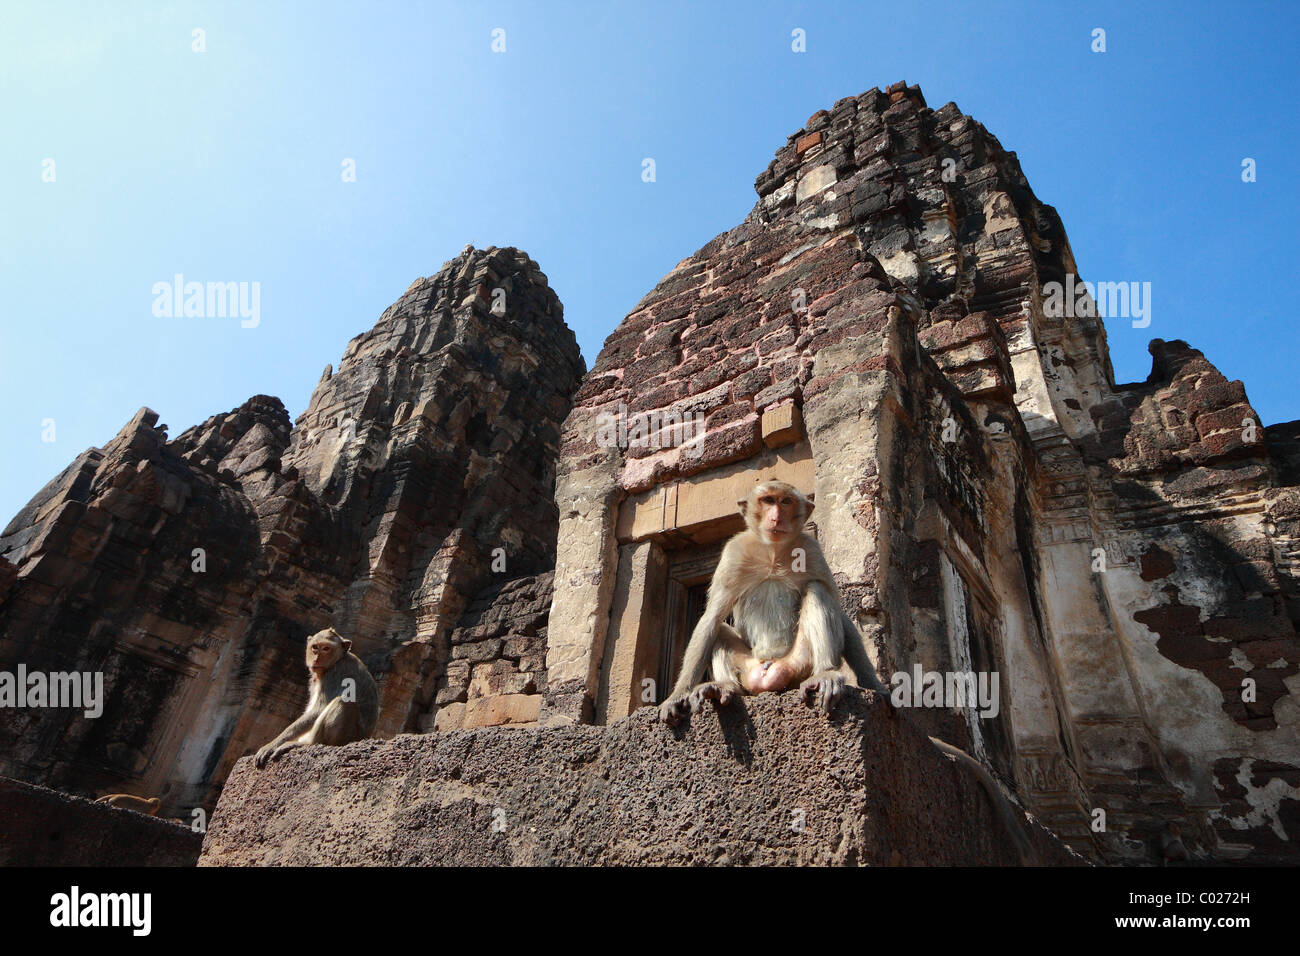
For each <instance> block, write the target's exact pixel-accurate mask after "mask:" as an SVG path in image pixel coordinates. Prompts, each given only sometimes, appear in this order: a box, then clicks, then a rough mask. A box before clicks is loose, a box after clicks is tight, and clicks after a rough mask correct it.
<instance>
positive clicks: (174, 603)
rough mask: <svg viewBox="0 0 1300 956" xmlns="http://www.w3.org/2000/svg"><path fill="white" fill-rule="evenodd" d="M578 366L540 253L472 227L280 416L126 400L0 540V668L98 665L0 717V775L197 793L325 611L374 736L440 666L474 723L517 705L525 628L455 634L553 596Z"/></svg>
mask: <svg viewBox="0 0 1300 956" xmlns="http://www.w3.org/2000/svg"><path fill="white" fill-rule="evenodd" d="M583 371H584V366H583V362H582V358H581V354H580V353H579V350H578V347H577V344H576V342H575V340H574V337H573V334H572V332H571V331H570V330H569V329H568V328H567V327H566V326H565V324H564V320H563V310H562V307H561V305H560V301H559V299H558V298H557V297H556V295H555V293H554V292H553V291H552V290H551V289H550V288H549V286H548V285H547V280H546V276H545V275H543V274H542V272H541V270H540V269H539V268H538V266H537V264H536V263H535V262H533V261H532V260H531V259H529V258H528V257H527V256H526V255H525V254H524V253H522V252H520V251H518V250H516V249H508V248H507V249H497V248H489V249H486V250H477V249H473V248H469V247H467V248H466V250H465V251H464V252H462V253H461V255H459V256H457V257H456V258H455V259H453V260H451V261H450V262H448V263H447V264H446V265H444V266H443V268H442V270H441V271H440V272H439V273H438V274H437V275H434V276H430V277H428V278H425V279H419V280H417V281H416V282H415V283H413V284H412V285H411V287H410V288H409V289H408V290H407V291H406V293H405V294H404V295H403V296H402V298H401V299H399V300H398V301H397V302H395V303H394V304H393V305H392V306H391V307H389V308H388V309H387V310H386V311H385V312H384V314H383V315H382V316H381V317H380V319H379V321H378V323H377V324H376V325H375V327H374V328H373V329H371V330H370V331H369V332H366V333H364V334H362V335H359V336H357V337H356V338H355V339H353V340H352V341H351V342H350V343H349V344H348V347H347V349H346V350H345V351H344V354H343V358H342V360H341V362H340V363H339V367H338V370H337V371H334V370H333V369H329V368H327V369H326V370H325V373H324V375H323V376H322V377H321V380H320V382H319V384H318V385H317V386H316V389H315V391H314V393H313V394H312V398H311V402H310V404H309V405H308V408H307V410H306V411H305V412H304V413H303V414H302V415H301V416H300V417H299V418H298V421H297V423H296V424H295V425H294V426H293V427H291V426H290V423H289V417H288V415H287V413H286V412H285V410H284V407H283V405H281V403H280V401H279V400H278V399H275V398H269V397H267V396H256V397H254V398H252V399H249V401H247V402H246V403H244V405H242V406H241V407H239V408H237V409H235V410H234V411H232V412H229V413H226V414H222V415H216V416H213V417H212V418H210V419H208V420H207V421H206V422H204V423H203V424H201V425H198V426H196V427H194V428H191V429H189V430H188V431H186V432H184V433H183V434H181V435H179V436H178V437H176V438H175V439H172V440H170V441H169V440H168V437H167V435H166V432H165V430H164V429H163V428H159V427H158V426H157V421H158V416H157V414H156V413H154V412H152V411H150V410H149V409H141V411H140V412H139V413H138V414H137V415H136V416H135V417H134V418H133V419H132V420H131V422H130V423H128V424H127V426H126V428H124V429H123V430H122V432H121V433H120V434H119V435H118V436H117V437H116V438H114V439H113V440H112V441H111V442H109V443H108V444H107V445H106V446H105V447H104V448H102V449H90V450H88V451H87V452H85V453H84V454H82V455H81V456H80V457H79V458H78V459H77V460H76V461H74V462H73V463H72V464H71V465H70V466H69V467H68V468H67V469H66V470H65V471H64V472H63V473H62V474H61V475H59V476H58V477H57V478H55V479H54V481H52V482H50V484H49V485H47V486H46V487H45V488H44V489H42V491H41V492H40V493H39V494H38V495H37V496H36V497H35V498H34V499H33V500H32V501H31V503H30V504H29V505H28V506H27V507H26V508H24V509H23V510H22V512H20V513H19V515H18V516H17V517H16V518H15V519H14V520H13V521H12V522H11V523H10V524H9V526H8V527H7V528H6V529H5V530H4V532H3V535H0V602H2V603H0V670H5V671H11V672H12V671H14V669H15V668H16V666H17V665H18V664H19V663H22V664H23V665H24V666H25V667H26V668H27V669H28V670H29V671H36V670H41V671H51V672H102V673H103V675H104V697H105V701H104V713H103V715H102V716H101V717H99V718H97V719H93V720H87V719H83V718H82V713H81V711H76V710H69V709H62V710H59V709H23V710H18V711H16V712H11V713H9V714H8V715H7V716H6V718H5V720H4V721H3V722H0V774H5V775H9V776H13V777H18V778H20V779H23V780H27V781H30V782H33V783H38V784H44V785H47V786H53V787H56V788H60V789H64V790H69V791H72V792H75V793H83V794H87V795H97V794H98V793H100V792H103V791H105V790H116V791H127V792H136V793H144V794H150V795H152V794H160V795H162V796H163V798H164V813H166V814H168V815H173V816H179V815H182V814H183V813H186V812H188V810H189V809H190V808H192V807H195V806H205V807H206V808H207V809H208V810H209V811H210V810H211V809H212V807H213V806H214V804H215V797H216V794H217V792H218V791H219V789H220V786H221V783H222V782H223V781H224V779H225V777H226V774H227V773H228V772H229V770H230V767H231V766H232V765H233V764H234V762H235V760H237V759H238V758H239V757H240V756H242V755H243V754H245V753H249V752H251V751H252V750H253V749H256V747H258V746H260V745H261V744H263V743H265V742H266V741H267V740H269V739H271V737H273V736H274V735H275V734H276V733H278V732H279V731H280V730H281V729H282V728H283V727H284V726H285V725H286V724H287V723H288V722H289V721H290V720H292V719H293V718H294V717H295V716H296V715H297V714H298V713H299V712H300V711H301V708H302V706H303V704H304V702H305V700H306V680H305V674H304V669H303V665H302V645H303V641H304V639H305V638H306V636H307V635H308V634H310V633H312V632H314V631H316V630H319V629H320V628H323V627H327V626H334V627H336V628H337V629H338V630H340V631H341V632H343V633H344V634H346V635H348V636H349V637H351V638H352V639H353V641H354V642H355V646H354V651H355V652H356V653H358V654H360V655H361V656H362V658H363V659H364V660H365V661H366V663H367V665H368V666H369V667H370V670H371V671H372V672H373V673H374V675H375V677H376V679H377V680H378V682H379V685H380V688H381V714H380V721H379V727H378V728H377V733H380V734H382V735H384V736H391V735H392V734H395V733H398V732H400V731H402V730H415V729H421V728H424V729H429V728H431V727H432V726H433V708H434V701H435V699H436V698H437V697H438V695H439V693H440V691H439V688H440V687H444V686H446V685H447V682H448V680H449V679H450V680H451V682H452V687H453V689H452V690H451V691H450V692H449V693H444V695H443V696H444V697H447V696H449V697H450V698H451V700H453V701H457V702H459V703H460V705H461V707H462V708H463V707H465V706H467V705H469V706H471V707H473V708H476V711H475V712H476V713H479V714H481V715H482V714H485V715H487V716H480V717H479V719H480V720H486V721H491V720H492V719H493V718H492V715H493V714H498V713H501V712H506V716H505V717H504V718H501V719H498V720H497V721H496V722H500V723H505V722H508V721H509V720H510V719H514V720H518V719H520V716H519V715H520V714H528V713H530V712H531V714H532V715H533V716H534V718H535V715H536V713H537V704H538V701H540V696H539V695H540V692H541V689H542V688H544V687H545V673H544V670H543V666H544V664H543V658H544V650H543V649H541V648H538V647H537V646H535V642H536V639H537V628H536V627H535V626H531V627H530V626H527V625H526V622H525V623H524V624H521V628H522V630H521V633H519V634H517V635H515V640H514V641H513V642H508V641H503V640H498V641H497V642H496V643H495V644H492V643H490V642H489V643H487V645H486V646H483V645H482V644H481V643H473V642H471V641H470V640H469V639H468V638H467V639H466V640H464V641H462V642H461V643H459V644H457V645H456V646H457V648H459V647H462V646H469V647H472V648H475V650H474V653H473V654H472V655H463V654H458V653H457V650H455V649H453V641H452V636H453V632H455V631H456V630H457V626H458V624H459V622H460V617H461V615H462V613H463V612H465V611H466V610H467V609H470V608H471V607H478V606H479V605H476V604H475V601H476V599H478V596H479V595H480V594H483V595H484V598H483V599H482V600H480V601H479V604H482V603H483V602H484V601H486V602H488V603H491V602H492V601H493V600H495V601H496V602H497V604H498V605H499V606H498V609H497V614H498V616H501V615H504V616H505V617H507V618H510V619H518V618H520V617H521V615H522V616H523V617H526V615H527V612H528V608H529V607H531V606H532V604H535V603H536V599H537V596H538V594H545V595H548V594H549V574H548V572H549V571H550V569H551V567H552V563H553V560H554V541H555V533H556V521H557V513H556V508H555V504H554V500H553V482H554V476H553V469H554V461H555V457H556V452H557V449H558V445H559V431H560V425H561V423H562V422H563V420H564V417H565V415H566V414H567V412H568V409H569V403H570V396H571V395H572V394H573V391H574V390H575V388H576V387H577V385H578V382H579V380H580V379H581V376H582V374H583ZM538 575H541V577H540V578H539V577H538ZM503 594H504V595H505V597H504V598H502V595H503ZM511 595H515V596H517V597H518V598H519V602H520V603H519V606H518V607H514V606H512V605H510V604H509V599H510V596H511ZM503 601H504V603H502V602H503ZM530 602H531V604H530ZM534 616H535V611H534ZM479 617H481V610H480V613H479ZM479 624H481V622H480V621H479V619H478V617H475V618H473V619H472V620H471V621H467V623H466V627H467V628H470V627H474V626H478V625H479ZM507 630H508V628H507ZM541 633H542V635H543V637H542V640H543V642H544V640H545V638H544V634H545V630H544V621H543V629H542V632H541ZM530 642H531V643H530ZM507 644H509V646H508V647H507V646H506V645H507ZM521 673H523V676H522V677H521V676H518V675H519V674H521ZM480 696H481V697H488V698H493V700H489V701H486V702H481V701H478V700H477V698H478V697H480ZM496 698H502V700H497V699H496ZM528 698H531V700H529V699H528ZM444 719H446V718H444Z"/></svg>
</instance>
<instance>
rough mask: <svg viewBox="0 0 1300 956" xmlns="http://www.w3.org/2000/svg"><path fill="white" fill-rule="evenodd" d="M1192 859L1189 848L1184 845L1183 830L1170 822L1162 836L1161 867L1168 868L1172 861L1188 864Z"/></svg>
mask: <svg viewBox="0 0 1300 956" xmlns="http://www.w3.org/2000/svg"><path fill="white" fill-rule="evenodd" d="M1191 858H1192V857H1191V854H1190V853H1188V852H1187V847H1186V846H1184V845H1183V828H1182V827H1180V826H1179V825H1178V824H1177V823H1174V822H1173V821H1172V820H1171V821H1169V823H1167V824H1165V830H1164V832H1163V833H1161V834H1160V865H1161V866H1168V865H1169V861H1170V860H1178V861H1180V862H1186V861H1187V860H1190V859H1191Z"/></svg>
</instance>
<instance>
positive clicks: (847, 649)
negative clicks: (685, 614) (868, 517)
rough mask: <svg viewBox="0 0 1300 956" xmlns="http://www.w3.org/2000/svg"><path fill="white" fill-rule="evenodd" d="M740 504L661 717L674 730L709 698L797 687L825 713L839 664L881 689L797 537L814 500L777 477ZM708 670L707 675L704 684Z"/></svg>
mask: <svg viewBox="0 0 1300 956" xmlns="http://www.w3.org/2000/svg"><path fill="white" fill-rule="evenodd" d="M737 504H738V505H739V506H740V513H741V515H743V516H744V518H745V525H746V527H745V530H744V531H741V532H740V533H739V534H737V535H736V536H735V537H733V538H732V539H731V540H730V541H728V542H727V544H726V547H724V548H723V550H722V557H721V558H720V559H719V561H718V567H717V570H716V571H714V573H713V581H712V583H710V585H709V597H708V602H707V603H706V605H705V608H704V614H703V616H702V617H701V618H700V621H699V623H698V624H697V625H696V627H695V630H694V631H693V632H692V633H691V638H690V641H689V643H688V644H687V646H686V657H685V660H684V661H683V662H682V672H681V675H680V676H679V677H678V678H677V683H676V685H675V686H674V687H673V690H672V693H671V694H670V695H669V696H668V699H667V700H665V701H664V702H663V703H662V704H661V705H660V708H659V718H660V720H663V721H665V722H666V723H669V724H675V723H677V722H679V721H680V720H681V719H682V718H683V717H685V716H686V715H687V714H688V713H695V712H697V711H698V710H699V709H700V707H701V706H703V704H704V701H706V700H712V701H714V702H716V703H717V704H718V706H725V705H727V704H728V703H730V702H731V700H732V698H733V697H734V696H735V695H737V694H761V693H763V692H764V691H781V690H785V689H786V688H788V687H790V686H792V685H794V684H796V683H797V684H799V690H800V693H801V694H802V695H803V698H804V700H805V701H806V702H808V703H810V704H816V706H817V708H818V709H819V710H820V711H821V712H822V713H824V714H828V713H830V711H831V708H832V707H834V705H835V702H836V701H837V700H838V699H839V697H840V695H841V694H842V693H843V691H844V676H843V675H842V674H841V673H840V664H841V663H842V662H843V661H844V660H845V659H846V658H847V660H848V662H849V666H850V667H851V668H852V669H853V673H854V675H855V676H856V677H857V680H858V684H859V685H860V686H862V687H865V688H868V689H870V690H875V691H879V692H881V693H885V692H886V691H885V688H884V686H883V685H882V684H881V683H880V680H879V678H877V677H876V671H875V668H874V667H873V666H872V664H871V659H870V658H869V657H867V652H866V648H865V647H864V645H863V643H862V636H861V635H860V634H859V633H858V629H857V628H856V627H855V626H854V624H853V622H852V621H851V620H850V619H849V616H848V615H847V614H845V613H844V611H843V609H842V608H841V607H840V595H839V588H838V587H837V586H836V584H835V579H834V577H832V576H831V569H830V567H829V566H828V565H827V564H826V558H825V557H824V556H823V555H822V549H821V547H820V546H819V545H818V544H817V542H816V541H814V540H813V539H812V537H811V536H809V535H807V534H805V533H804V530H803V528H804V524H805V522H807V520H808V516H809V515H810V514H811V513H812V510H813V505H812V502H810V501H809V500H808V499H807V498H806V497H804V495H803V494H801V493H800V491H799V490H798V489H797V488H795V487H794V486H793V485H790V484H787V483H786V482H784V481H764V482H762V483H760V484H758V485H755V486H754V489H753V490H752V491H751V492H750V493H749V496H748V497H746V498H745V499H744V500H742V501H739V502H737ZM728 615H730V616H731V618H732V620H733V621H734V622H735V626H734V627H733V626H731V625H730V624H728V623H727V620H726V619H727V617H728ZM710 667H711V669H712V677H713V679H712V680H711V681H709V682H707V683H702V681H703V678H704V671H705V669H706V668H710Z"/></svg>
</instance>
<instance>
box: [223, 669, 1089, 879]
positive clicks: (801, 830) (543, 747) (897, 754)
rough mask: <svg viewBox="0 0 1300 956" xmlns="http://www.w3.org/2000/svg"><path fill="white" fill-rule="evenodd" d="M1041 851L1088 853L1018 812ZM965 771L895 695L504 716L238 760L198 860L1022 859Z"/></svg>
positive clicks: (1068, 857) (903, 862) (1061, 858)
mask: <svg viewBox="0 0 1300 956" xmlns="http://www.w3.org/2000/svg"><path fill="white" fill-rule="evenodd" d="M1021 825H1022V826H1023V828H1024V832H1025V833H1026V834H1027V836H1028V838H1029V839H1030V841H1031V843H1032V846H1033V848H1034V852H1035V854H1036V857H1037V861H1038V862H1040V863H1043V864H1048V865H1071V864H1078V863H1080V862H1082V861H1081V860H1080V859H1079V857H1078V856H1076V855H1075V854H1073V853H1072V852H1071V851H1069V850H1068V849H1067V848H1066V847H1065V846H1063V845H1062V844H1061V843H1060V842H1059V841H1057V840H1056V839H1055V838H1054V837H1053V836H1052V835H1051V834H1050V833H1049V832H1048V831H1047V830H1046V829H1044V828H1043V827H1041V826H1039V825H1037V824H1035V823H1033V822H1032V821H1031V820H1023V822H1022V824H1021ZM1018 862H1019V858H1018V856H1017V853H1016V850H1015V847H1014V844H1013V843H1012V841H1011V839H1010V837H1009V836H1008V834H1007V833H1006V830H1005V829H1004V825H1003V823H1002V822H1001V821H1000V820H999V819H998V818H997V817H996V816H995V815H994V810H993V807H992V805H991V804H990V802H989V799H988V796H987V795H986V793H985V791H984V790H983V788H982V787H981V785H980V784H979V783H978V782H977V780H976V779H975V777H974V776H973V775H972V774H971V772H970V771H969V770H967V769H966V768H965V767H962V766H960V765H958V764H956V763H955V762H953V761H952V760H951V759H950V758H948V757H944V756H942V755H941V754H939V752H938V751H936V750H935V749H934V748H932V747H931V746H930V744H929V743H928V742H927V741H926V740H925V738H924V737H922V736H921V735H920V734H919V733H918V732H917V731H916V730H915V729H914V728H913V727H911V726H910V725H909V724H908V722H907V721H905V720H903V719H899V718H895V717H891V716H889V714H888V712H887V706H886V704H885V702H884V701H883V700H881V699H879V698H877V699H876V700H875V701H874V703H873V702H872V700H871V698H870V695H868V694H866V693H864V692H861V691H854V690H850V691H849V693H848V694H847V695H846V697H845V699H844V700H843V701H842V702H841V704H840V707H839V710H838V711H837V713H836V715H835V717H834V718H833V719H832V720H827V719H826V718H824V717H821V716H820V715H818V714H816V713H814V712H812V711H811V710H809V709H808V708H806V707H804V706H803V705H802V704H801V703H800V702H799V700H798V695H797V694H783V695H780V696H779V697H778V696H776V695H770V694H769V695H766V696H764V697H760V698H755V699H749V700H746V701H744V702H743V703H741V704H739V705H737V706H736V707H735V708H731V709H728V710H726V711H724V712H721V713H719V714H717V715H716V716H715V715H714V714H713V713H712V712H706V713H703V714H701V715H700V716H698V717H697V718H695V719H694V720H693V721H691V723H690V725H689V726H687V727H685V728H683V729H682V730H679V731H677V732H673V731H670V730H669V729H668V728H667V727H666V726H664V725H663V724H659V723H657V722H656V721H655V719H654V715H653V713H652V712H651V711H650V710H649V709H647V710H643V711H640V712H638V713H636V714H634V715H632V716H631V717H627V718H624V719H622V720H620V721H617V722H615V723H613V724H611V725H609V726H608V727H583V726H572V727H565V728H552V729H524V730H512V729H509V728H504V727H501V728H490V729H484V730H473V731H453V732H451V733H446V734H432V735H423V736H411V735H404V736H400V737H397V738H395V739H393V740H387V741H366V742H362V743H358V744H349V745H348V746H346V747H340V748H323V747H311V748H307V749H305V750H300V751H296V752H294V753H293V754H291V755H289V756H287V757H286V758H285V759H284V760H283V761H282V762H281V763H279V764H276V765H273V766H272V767H271V768H270V769H268V770H266V771H257V770H255V769H254V768H253V766H252V761H251V760H244V761H242V762H241V763H240V764H239V765H238V766H236V768H235V770H234V772H233V773H232V774H231V777H230V780H229V781H228V782H227V784H226V788H225V790H224V791H223V793H222V795H221V802H220V803H219V804H218V806H217V812H216V813H215V814H214V816H213V818H212V825H211V826H210V827H209V829H208V834H207V837H206V838H205V840H204V844H203V855H202V857H201V858H200V861H199V865H200V866H250V865H255V866H268V865H277V866H381V865H382V866H431V865H432V866H438V865H442V866H451V865H459V866H467V865H468V866H473V865H495V866H513V865H566V864H567V865H573V864H584V865H595V864H599V865H624V866H627V865H716V864H734V865H741V864H749V865H781V864H812V865H871V866H890V865H893V866H907V865H966V866H976V865H1003V866H1007V865H1015V864H1017V863H1018Z"/></svg>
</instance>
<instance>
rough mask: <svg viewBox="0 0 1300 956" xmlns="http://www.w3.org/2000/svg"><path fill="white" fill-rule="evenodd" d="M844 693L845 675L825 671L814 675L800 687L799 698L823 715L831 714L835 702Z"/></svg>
mask: <svg viewBox="0 0 1300 956" xmlns="http://www.w3.org/2000/svg"><path fill="white" fill-rule="evenodd" d="M843 693H844V675H842V674H840V673H838V672H837V671H825V672H823V673H821V674H814V675H813V676H812V677H809V678H808V679H807V680H806V681H804V682H803V683H802V684H800V685H799V696H800V697H802V698H803V702H804V703H805V704H808V705H809V706H815V707H816V708H817V709H818V710H819V711H821V712H822V713H823V714H829V713H830V712H831V708H832V707H834V706H835V702H836V701H838V700H839V699H840V695H841V694H843Z"/></svg>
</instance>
